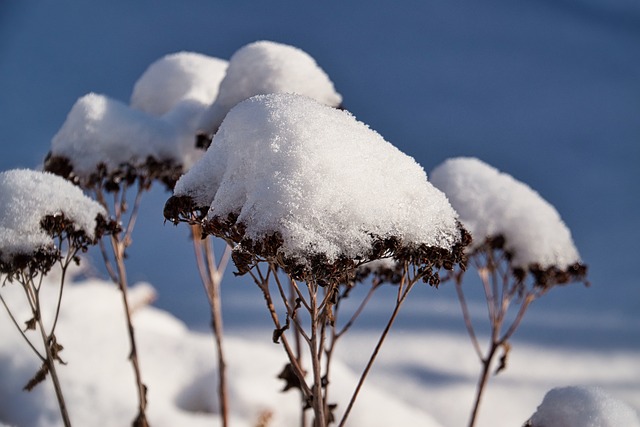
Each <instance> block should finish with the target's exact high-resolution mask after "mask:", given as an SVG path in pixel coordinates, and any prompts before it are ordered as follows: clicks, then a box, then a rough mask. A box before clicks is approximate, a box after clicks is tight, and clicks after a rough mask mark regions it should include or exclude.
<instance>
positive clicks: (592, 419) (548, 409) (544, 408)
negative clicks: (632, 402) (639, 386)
mask: <svg viewBox="0 0 640 427" xmlns="http://www.w3.org/2000/svg"><path fill="white" fill-rule="evenodd" d="M526 425H527V426H530V427H622V426H624V427H640V419H638V414H637V412H636V411H635V410H634V409H632V408H631V407H630V406H628V405H627V404H626V403H624V402H622V401H620V400H617V399H616V398H614V397H612V396H610V395H609V394H607V393H606V392H605V391H603V390H601V389H599V388H596V387H575V386H573V387H560V388H554V389H552V390H550V391H549V392H548V393H547V394H546V395H545V396H544V399H543V401H542V403H541V404H540V406H538V409H537V411H536V413H535V414H533V416H532V417H531V419H530V420H529V422H528V424H526Z"/></svg>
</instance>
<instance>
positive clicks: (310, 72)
mask: <svg viewBox="0 0 640 427" xmlns="http://www.w3.org/2000/svg"><path fill="white" fill-rule="evenodd" d="M267 93H297V94H300V95H306V96H308V97H310V98H313V99H315V100H317V101H318V102H321V103H323V104H326V105H329V106H332V107H337V106H338V105H340V103H341V102H342V96H341V95H340V94H339V93H338V92H336V90H335V88H334V86H333V82H332V81H331V80H330V79H329V76H327V74H326V73H325V72H324V70H323V69H322V68H320V66H318V64H317V63H316V61H315V60H314V59H313V58H312V57H311V56H310V55H309V54H308V53H306V52H304V51H303V50H301V49H299V48H297V47H295V46H290V45H286V44H282V43H275V42H271V41H266V40H263V41H257V42H254V43H250V44H248V45H246V46H244V47H242V48H240V49H239V50H238V51H237V52H236V53H234V54H233V56H232V57H231V59H230V60H229V68H228V69H227V73H226V75H225V77H224V79H223V80H222V82H221V83H220V92H219V94H218V97H217V99H216V100H215V102H214V103H213V105H212V106H211V108H210V109H209V110H208V111H207V112H206V113H205V114H204V115H203V117H202V122H201V124H200V128H201V130H203V131H204V132H207V133H213V132H215V131H216V130H217V129H218V127H219V126H220V123H222V120H223V119H224V117H225V116H226V114H227V112H228V111H229V110H230V109H231V108H233V106H234V105H236V104H237V103H239V102H240V101H243V100H245V99H247V98H250V97H252V96H254V95H261V94H267Z"/></svg>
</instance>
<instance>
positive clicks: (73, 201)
mask: <svg viewBox="0 0 640 427" xmlns="http://www.w3.org/2000/svg"><path fill="white" fill-rule="evenodd" d="M61 213H63V214H64V215H65V217H66V218H67V219H69V220H71V221H73V223H74V224H75V226H76V229H77V230H83V231H84V232H85V233H86V235H87V236H88V237H89V238H92V237H93V236H94V233H95V229H96V217H97V216H98V215H99V214H100V215H103V216H106V212H105V211H104V209H103V208H102V206H100V205H99V204H98V203H97V202H95V201H94V200H92V199H90V198H88V197H86V196H85V195H84V194H83V193H82V191H81V190H80V189H79V188H78V187H76V186H75V185H73V184H71V183H70V182H69V181H67V180H65V179H63V178H60V177H58V176H56V175H53V174H50V173H47V172H39V171H32V170H27V169H14V170H10V171H6V172H1V173H0V256H1V257H2V261H4V262H9V261H10V260H11V259H12V258H13V257H14V256H16V255H31V254H33V253H34V252H36V251H37V250H39V249H44V248H49V247H53V245H54V242H53V239H52V238H51V237H50V236H49V235H47V233H45V232H44V230H43V229H42V227H41V226H40V221H42V219H43V218H44V217H45V216H47V215H58V214H61Z"/></svg>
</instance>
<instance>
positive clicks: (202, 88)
mask: <svg viewBox="0 0 640 427" xmlns="http://www.w3.org/2000/svg"><path fill="white" fill-rule="evenodd" d="M227 65H228V62H227V61H225V60H222V59H218V58H213V57H210V56H206V55H202V54H200V53H194V52H177V53H172V54H169V55H166V56H164V57H162V58H160V59H158V60H157V61H155V62H154V63H152V64H151V65H149V67H148V68H147V70H146V71H145V72H144V73H143V74H142V76H140V78H139V79H138V81H137V82H136V84H135V86H134V87H133V93H132V94H131V106H132V107H133V108H136V109H138V110H141V111H144V112H146V113H148V114H151V115H154V116H162V115H163V114H165V113H167V112H169V111H171V110H172V109H174V108H175V107H176V105H178V104H179V103H180V102H185V101H193V102H197V103H199V104H201V106H202V109H203V110H204V109H205V108H206V107H208V106H209V105H210V104H211V103H213V100H214V99H215V98H216V96H217V95H218V86H219V85H220V81H222V79H223V77H224V75H225V72H226V70H227Z"/></svg>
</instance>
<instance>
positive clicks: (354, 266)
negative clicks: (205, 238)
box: [164, 196, 471, 286]
mask: <svg viewBox="0 0 640 427" xmlns="http://www.w3.org/2000/svg"><path fill="white" fill-rule="evenodd" d="M207 211H208V208H206V207H197V204H196V203H195V201H194V200H193V199H191V198H190V197H189V196H173V197H171V198H169V200H168V201H167V202H166V204H165V208H164V215H165V218H166V219H167V220H169V221H171V222H173V223H174V224H177V223H178V222H187V223H192V224H193V223H196V224H199V225H201V226H202V231H203V234H204V235H208V234H210V235H213V236H216V237H220V238H222V239H224V240H225V241H226V242H227V243H228V244H229V245H231V246H232V247H233V248H234V251H233V254H232V256H233V261H234V263H235V265H236V268H237V269H238V273H239V274H245V273H247V272H248V271H249V270H250V269H251V267H252V266H253V265H255V264H257V263H258V262H261V261H268V262H272V263H274V264H275V265H277V266H278V267H279V268H281V269H282V270H283V271H285V272H286V273H287V274H288V275H290V276H291V277H292V278H293V279H294V280H300V281H305V282H308V281H313V282H316V283H318V284H320V285H321V286H322V285H323V284H325V283H347V282H350V281H353V280H355V279H356V276H357V275H360V276H362V274H363V272H364V271H363V270H361V271H360V272H359V273H358V268H359V267H361V266H363V265H367V263H370V262H371V261H375V260H380V259H393V261H394V262H395V266H394V267H393V271H391V269H390V268H388V269H386V270H380V271H379V272H378V271H377V272H376V273H377V274H379V277H385V278H387V279H390V280H391V281H396V282H397V281H398V280H399V279H398V276H399V274H400V270H401V268H402V267H401V266H404V265H411V266H413V267H415V269H416V275H418V276H420V278H421V279H422V281H423V282H425V283H428V284H430V285H434V286H435V285H438V284H439V282H440V278H439V274H438V270H439V269H441V268H444V269H446V270H452V269H453V268H454V266H455V265H460V266H461V268H463V269H464V268H466V255H465V253H464V250H465V248H466V246H468V245H469V243H470V242H471V236H470V234H469V233H468V232H467V231H466V230H465V229H464V227H463V226H462V225H461V224H458V227H459V236H460V237H459V240H458V242H457V243H455V244H454V245H453V246H452V248H451V250H447V249H445V248H442V247H433V246H427V245H424V244H422V245H405V244H403V242H402V241H401V240H400V239H399V238H397V237H388V238H382V237H379V236H373V235H372V236H371V237H372V245H371V247H370V248H369V251H368V252H366V253H363V254H361V255H359V256H357V257H347V256H344V255H340V256H338V257H335V258H333V259H332V258H329V257H328V256H327V255H326V254H323V253H318V252H311V251H310V252H309V253H308V254H306V256H305V257H304V258H303V257H301V256H296V257H293V256H287V255H286V251H285V250H284V248H283V244H284V241H283V238H282V236H281V235H280V233H279V232H278V231H274V232H272V233H270V234H266V235H264V236H262V237H261V238H259V239H255V238H251V237H249V236H248V235H247V232H246V230H247V226H246V224H244V223H242V222H239V221H238V215H235V214H229V215H227V217H225V218H222V217H219V216H214V217H212V218H207V217H206V213H207ZM394 277H395V280H394ZM360 278H362V277H360Z"/></svg>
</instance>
